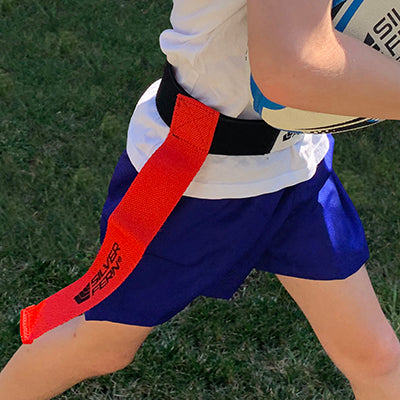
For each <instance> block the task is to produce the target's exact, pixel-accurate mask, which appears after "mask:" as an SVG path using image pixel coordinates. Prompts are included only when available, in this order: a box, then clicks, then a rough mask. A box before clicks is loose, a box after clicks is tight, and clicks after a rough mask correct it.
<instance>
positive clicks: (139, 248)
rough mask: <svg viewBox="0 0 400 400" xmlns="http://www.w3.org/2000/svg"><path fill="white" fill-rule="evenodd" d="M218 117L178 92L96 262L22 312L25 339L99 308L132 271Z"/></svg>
mask: <svg viewBox="0 0 400 400" xmlns="http://www.w3.org/2000/svg"><path fill="white" fill-rule="evenodd" d="M218 118H219V113H218V112H217V111H215V110H213V109H211V108H209V107H207V106H205V105H204V104H202V103H200V102H198V101H197V100H194V99H192V98H189V97H185V96H182V95H178V98H177V101H176V104H175V110H174V115H173V118H172V123H171V128H170V132H169V134H168V137H167V139H166V140H165V142H164V143H163V144H162V145H161V146H160V147H159V149H158V150H157V151H156V152H155V153H154V154H153V155H152V156H151V157H150V159H149V160H148V161H147V163H146V164H145V165H144V166H143V168H142V170H141V171H140V172H139V174H138V175H137V176H136V178H135V180H134V181H133V183H132V185H131V186H130V188H129V189H128V191H127V193H126V194H125V196H124V197H123V199H122V200H121V202H120V204H119V205H118V207H117V208H116V209H115V210H114V212H113V213H112V214H111V216H110V218H109V220H108V226H107V232H106V236H105V238H104V242H103V244H102V246H101V248H100V250H99V253H98V254H97V257H96V259H95V260H94V263H93V264H92V266H91V267H90V268H89V270H88V271H87V272H86V274H85V275H84V276H83V277H82V278H80V279H78V280H77V281H76V282H74V283H72V284H71V285H69V286H67V287H66V288H64V289H62V290H60V291H59V292H57V293H55V294H53V295H52V296H50V297H48V298H47V299H45V300H43V301H42V302H40V303H39V304H38V305H33V306H30V307H27V308H25V309H24V310H22V311H21V322H20V328H21V338H22V342H23V343H24V344H29V343H32V342H33V340H34V339H36V338H38V337H39V336H41V335H42V334H43V333H45V332H47V331H49V330H51V329H53V328H55V327H57V326H59V325H61V324H63V323H65V322H67V321H69V320H70V319H72V318H74V317H76V316H78V315H81V314H83V313H84V312H85V311H87V310H89V309H90V308H92V307H94V306H95V305H96V304H98V303H100V302H101V301H102V300H104V299H105V298H106V297H107V296H109V295H110V294H111V293H112V292H113V291H114V290H115V289H117V288H118V286H120V285H121V283H122V282H123V281H124V280H125V279H126V278H127V277H128V276H129V274H130V273H131V272H132V271H133V270H134V268H135V267H136V265H137V264H138V263H139V261H140V259H141V258H142V256H143V254H144V252H145V250H146V248H147V246H148V245H149V244H150V242H151V241H152V240H153V238H154V236H155V235H156V234H157V232H158V231H159V230H160V228H161V226H162V225H163V223H164V222H165V220H166V219H167V218H168V216H169V214H170V213H171V211H172V210H173V209H174V207H175V206H176V204H177V203H178V201H179V199H180V198H181V197H182V195H183V193H184V192H185V190H186V188H187V187H188V186H189V184H190V182H191V181H192V180H193V178H194V176H195V175H196V174H197V172H198V171H199V169H200V167H201V166H202V164H203V163H204V160H205V158H206V156H207V154H208V151H209V149H210V146H211V142H212V139H213V135H214V132H215V128H216V126H217V122H218Z"/></svg>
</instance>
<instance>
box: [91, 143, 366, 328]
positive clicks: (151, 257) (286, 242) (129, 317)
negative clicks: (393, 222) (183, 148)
mask: <svg viewBox="0 0 400 400" xmlns="http://www.w3.org/2000/svg"><path fill="white" fill-rule="evenodd" d="M332 152H333V146H331V150H330V153H329V154H328V155H327V156H326V157H325V160H324V161H322V162H321V163H320V165H319V166H318V169H317V172H316V174H315V175H314V176H313V178H311V179H310V180H308V181H306V182H303V183H300V184H298V185H295V186H292V187H288V188H285V189H283V190H280V191H278V192H275V193H271V194H265V195H261V196H256V197H250V198H245V199H222V200H204V199H195V198H190V197H183V198H182V199H181V200H180V202H179V203H178V205H177V207H176V208H175V209H174V210H173V212H172V214H171V215H170V217H169V218H168V220H167V221H166V223H165V224H164V225H163V227H162V229H161V230H160V232H159V233H158V234H157V236H156V237H155V239H154V240H153V241H152V242H151V244H150V245H149V247H148V248H147V250H146V252H145V254H144V256H143V258H142V260H141V261H140V262H139V264H138V265H137V267H136V269H135V270H134V271H133V272H132V273H131V275H130V276H129V277H128V279H127V280H126V281H125V282H124V283H123V284H122V285H121V286H120V287H119V288H118V289H117V290H116V291H115V292H114V293H112V294H111V295H110V296H109V297H108V298H106V299H105V300H104V301H103V302H101V303H100V304H99V305H97V306H96V307H94V308H92V309H91V310H89V311H88V312H86V314H85V316H86V319H87V320H102V321H111V322H119V323H125V324H130V325H140V326H155V325H158V324H161V323H163V322H165V321H167V320H168V319H170V318H171V317H172V316H174V315H175V314H177V313H178V312H179V311H181V310H182V309H183V308H185V307H186V306H187V305H188V304H189V303H190V302H191V301H192V300H193V299H194V298H196V297H197V296H208V297H216V298H225V299H229V298H230V297H231V296H232V295H233V293H234V292H235V291H236V290H237V288H238V287H239V286H240V285H241V283H242V282H243V280H244V279H245V278H246V276H247V275H248V274H249V273H250V271H251V270H252V269H253V268H257V269H261V270H264V271H267V272H271V273H274V274H281V275H288V276H293V277H299V278H305V279H314V280H333V279H344V278H347V277H348V276H350V275H352V274H353V273H354V272H356V271H357V270H358V269H359V268H360V267H361V266H362V265H363V264H364V263H365V261H366V260H367V259H368V257H369V253H368V247H367V243H366V239H365V234H364V230H363V227H362V224H361V221H360V218H359V216H358V214H357V212H356V210H355V208H354V206H353V204H352V202H351V200H350V199H349V197H348V195H347V193H346V192H345V190H344V188H343V186H342V184H341V183H340V181H339V179H338V177H337V176H336V174H335V172H334V171H333V169H332ZM136 175H137V172H136V170H135V169H134V167H133V166H132V164H131V163H130V161H129V158H128V156H127V154H126V152H124V153H123V154H122V156H121V158H120V160H119V162H118V165H117V167H116V169H115V172H114V175H113V177H112V180H111V183H110V187H109V194H108V198H107V200H106V203H105V206H104V210H103V215H102V219H101V238H104V235H105V231H106V227H107V220H108V217H109V216H110V214H111V213H112V211H113V210H114V208H115V207H116V206H117V205H118V203H119V201H120V200H121V198H122V197H123V196H124V194H125V192H126V191H127V190H128V188H129V186H130V184H131V182H132V181H133V179H134V178H135V176H136Z"/></svg>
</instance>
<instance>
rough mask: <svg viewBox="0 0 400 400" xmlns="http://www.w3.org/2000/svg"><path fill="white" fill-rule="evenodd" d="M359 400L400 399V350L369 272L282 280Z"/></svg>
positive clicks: (280, 278)
mask: <svg viewBox="0 0 400 400" xmlns="http://www.w3.org/2000/svg"><path fill="white" fill-rule="evenodd" d="M277 277H278V279H279V280H280V282H281V283H282V284H283V286H284V287H285V288H286V290H287V291H288V292H289V294H290V295H291V296H292V298H293V299H294V300H295V301H296V303H297V304H298V305H299V307H300V308H301V310H302V311H303V313H304V314H305V316H306V318H307V319H308V321H309V322H310V324H311V326H312V328H313V330H314V332H315V334H316V335H317V337H318V339H319V341H320V342H321V344H322V346H323V347H324V349H325V351H326V352H327V354H328V355H329V356H330V358H331V359H332V361H333V362H334V363H335V364H336V366H337V367H338V368H339V369H340V370H341V371H342V372H343V374H344V375H345V376H346V377H347V378H348V379H349V381H350V384H351V386H352V388H353V391H354V394H355V396H356V399H357V400H378V399H379V400H399V399H400V344H399V341H398V339H397V337H396V335H395V333H394V331H393V329H392V327H391V326H390V324H389V322H388V320H387V319H386V317H385V315H384V314H383V312H382V309H381V307H380V305H379V302H378V299H377V297H376V295H375V292H374V289H373V287H372V285H371V282H370V280H369V277H368V274H367V271H366V269H365V267H362V268H361V269H360V270H359V271H358V272H356V273H355V274H353V275H352V276H350V277H348V278H347V279H344V280H334V281H312V280H306V279H299V278H292V277H287V276H281V275H279V276H277Z"/></svg>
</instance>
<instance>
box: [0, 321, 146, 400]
mask: <svg viewBox="0 0 400 400" xmlns="http://www.w3.org/2000/svg"><path fill="white" fill-rule="evenodd" d="M151 330H152V328H150V327H141V326H131V325H124V324H116V323H112V322H105V321H86V320H85V318H84V316H80V317H77V318H74V319H73V320H71V321H69V322H67V323H66V324H64V325H62V326H59V327H58V328H55V329H53V330H52V331H50V332H47V333H46V334H44V335H43V336H41V337H40V338H38V339H36V340H35V341H34V342H33V344H30V345H22V346H21V347H20V348H19V349H18V351H17V352H16V353H15V354H14V356H13V357H12V358H11V359H10V361H9V362H8V363H7V365H6V366H5V367H4V369H3V370H2V371H1V373H0V399H7V400H45V399H51V398H53V397H54V396H56V395H57V394H59V393H62V392H64V391H65V390H66V389H68V388H70V387H71V386H73V385H75V384H76V383H78V382H80V381H82V380H84V379H86V378H89V377H93V376H99V375H105V374H108V373H111V372H114V371H117V370H120V369H122V368H124V367H125V366H127V365H128V364H129V363H130V362H131V361H132V360H133V358H134V355H135V353H136V351H137V350H138V348H139V347H140V345H141V344H142V343H143V341H144V340H145V338H146V337H147V335H148V334H149V333H150V331H151Z"/></svg>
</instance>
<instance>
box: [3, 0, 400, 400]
mask: <svg viewBox="0 0 400 400" xmlns="http://www.w3.org/2000/svg"><path fill="white" fill-rule="evenodd" d="M170 6H171V4H170V2H169V1H166V0H160V1H157V2H156V1H153V0H135V1H132V0H131V1H128V0H118V1H117V0H107V1H105V0H96V1H94V0H79V1H78V0H63V1H56V0H46V1H38V0H30V1H27V0H19V1H17V0H0V12H1V18H0V310H1V311H0V366H3V365H4V364H5V363H6V361H7V360H8V359H9V358H10V357H11V355H12V354H13V352H14V351H15V350H16V349H17V348H18V346H19V344H20V342H19V336H18V318H19V311H20V309H21V308H23V307H25V306H27V305H29V304H32V303H36V302H38V301H40V300H41V299H42V298H44V297H45V296H48V295H50V294H52V293H53V292H55V291H56V290H58V289H60V288H62V287H64V286H65V285H67V284H68V283H70V282H71V281H72V280H75V279H77V278H78V277H79V276H81V275H82V274H83V273H84V272H85V270H86V269H87V268H88V266H89V265H90V263H91V260H93V257H94V255H95V254H96V251H97V249H98V246H99V242H98V220H99V216H100V212H101V208H102V204H103V201H104V199H105V196H106V192H107V185H108V181H109V179H110V177H111V174H112V171H113V168H114V166H115V164H116V161H117V159H118V156H119V154H120V153H121V151H122V150H123V149H124V145H125V138H126V129H127V125H128V122H129V118H130V115H131V112H132V109H133V107H134V105H135V103H136V101H137V99H138V97H139V96H140V94H141V93H142V92H143V91H144V89H145V88H146V87H147V86H148V85H149V84H150V83H151V82H152V81H153V80H155V79H158V78H159V77H160V75H161V71H162V65H163V62H164V58H163V56H162V54H161V52H160V51H159V48H158V36H159V34H160V32H161V31H162V30H163V29H164V28H166V27H168V25H169V21H168V13H169V10H170ZM336 138H337V142H336V143H337V144H336V146H337V148H336V158H335V167H336V170H337V172H338V175H339V176H340V177H341V179H342V181H343V183H344V185H345V187H346V189H347V190H348V191H349V193H350V195H351V197H352V198H353V200H354V203H355V204H356V206H357V208H358V210H359V213H360V215H361V218H362V220H363V222H364V224H365V229H366V233H367V237H368V241H369V244H370V248H371V255H372V259H371V261H370V262H369V271H370V274H371V277H372V280H373V283H374V285H375V287H376V290H377V293H378V296H379V298H380V300H381V303H382V306H383V308H384V310H385V313H386V315H387V316H388V318H389V319H390V320H391V322H392V324H393V326H394V328H395V329H396V331H397V333H400V332H399V324H400V319H399V308H400V304H399V299H398V293H399V278H400V268H399V254H400V241H399V237H400V234H399V227H400V218H399V216H400V203H399V198H400V184H399V179H398V177H399V176H400V170H399V169H400V168H399V162H398V161H399V156H398V154H399V142H400V136H399V124H398V123H395V122H384V123H382V124H380V125H377V126H375V127H373V128H369V129H366V130H364V131H363V132H357V133H351V134H342V135H340V136H337V137H336ZM58 398H59V399H65V400H67V399H68V400H83V399H85V400H106V399H132V400H134V399H135V400H136V399H151V400H159V399H160V400H164V399H165V400H167V399H174V400H178V399H185V400H190V399H193V400H194V399H197V400H199V399H201V400H208V399H210V400H211V399H213V400H224V399H231V400H234V399H271V400H278V399H279V400H287V399H301V400H316V399H318V400H319V399H325V400H331V399H351V398H352V395H351V391H350V389H349V386H348V384H347V382H346V380H345V379H344V378H343V377H342V376H341V374H340V373H339V372H338V371H337V370H336V369H335V367H334V366H333V365H332V364H331V362H330V361H329V359H328V358H327V356H326V355H325V354H324V352H323V351H322V349H321V347H320V345H319V344H318V342H317V340H316V339H315V337H314V335H313V334H312V332H311V330H310V328H309V325H308V323H307V322H306V320H305V319H304V317H303V316H302V314H301V312H300V311H299V310H298V309H297V307H296V306H295V305H294V303H293V302H292V301H291V299H290V298H289V296H288V295H287V294H286V293H285V291H284V290H283V289H282V287H281V286H280V285H279V283H278V282H277V280H276V279H275V278H274V277H273V276H270V275H267V274H262V273H256V272H255V273H253V274H252V275H251V276H250V277H249V278H248V279H247V280H246V282H245V284H244V285H243V286H242V288H241V289H240V290H239V292H238V293H237V294H236V295H235V297H234V298H233V299H232V300H231V301H229V302H225V301H218V300H213V299H205V298H200V299H197V300H196V301H195V302H194V303H193V304H192V305H190V306H189V307H188V308H187V309H186V310H185V311H184V312H182V313H181V314H180V315H178V316H177V317H176V318H174V319H173V320H172V321H170V322H168V323H167V324H165V325H164V326H163V327H161V328H158V329H156V330H155V331H154V333H153V334H152V335H151V336H150V338H149V339H148V340H147V341H146V343H145V344H144V345H143V347H142V348H141V350H140V351H139V353H138V356H137V359H136V361H135V362H134V363H133V364H132V365H131V366H129V367H128V368H126V369H125V370H123V371H120V372H118V373H115V374H112V375H109V376H106V377H101V378H96V379H91V380H89V381H87V382H85V383H82V384H80V385H77V386H76V387H74V388H73V389H71V390H69V391H67V392H66V393H65V394H63V395H61V396H59V397H58Z"/></svg>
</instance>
